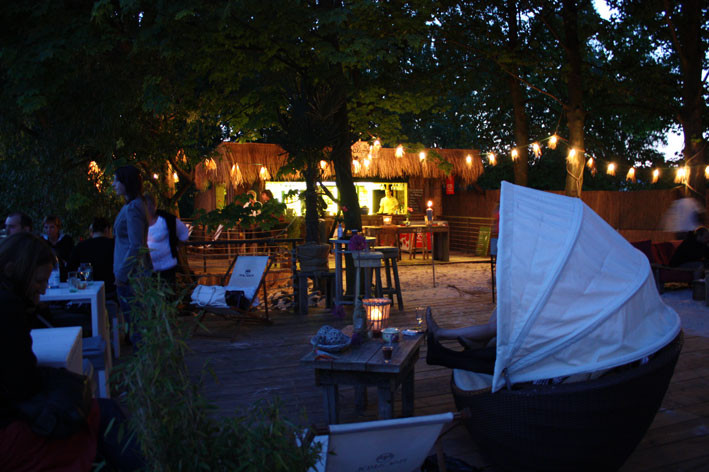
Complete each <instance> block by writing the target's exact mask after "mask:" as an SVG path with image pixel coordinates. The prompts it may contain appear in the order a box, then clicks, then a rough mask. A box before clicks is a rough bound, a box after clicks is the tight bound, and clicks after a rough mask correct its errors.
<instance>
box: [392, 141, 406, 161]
mask: <svg viewBox="0 0 709 472" xmlns="http://www.w3.org/2000/svg"><path fill="white" fill-rule="evenodd" d="M394 155H395V156H396V157H398V158H402V157H404V146H402V145H401V144H399V145H398V146H397V147H396V152H395V153H394Z"/></svg>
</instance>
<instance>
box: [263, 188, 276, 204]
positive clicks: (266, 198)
mask: <svg viewBox="0 0 709 472" xmlns="http://www.w3.org/2000/svg"><path fill="white" fill-rule="evenodd" d="M270 200H273V192H271V191H270V190H268V189H266V190H264V191H262V192H261V203H266V202H268V201H270Z"/></svg>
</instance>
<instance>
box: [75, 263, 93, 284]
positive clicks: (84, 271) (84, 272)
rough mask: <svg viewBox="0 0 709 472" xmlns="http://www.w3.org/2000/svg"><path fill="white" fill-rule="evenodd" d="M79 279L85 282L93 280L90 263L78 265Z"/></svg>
mask: <svg viewBox="0 0 709 472" xmlns="http://www.w3.org/2000/svg"><path fill="white" fill-rule="evenodd" d="M79 277H81V280H83V281H85V282H91V281H92V280H93V279H94V268H93V267H92V266H91V263H90V262H82V263H81V264H79Z"/></svg>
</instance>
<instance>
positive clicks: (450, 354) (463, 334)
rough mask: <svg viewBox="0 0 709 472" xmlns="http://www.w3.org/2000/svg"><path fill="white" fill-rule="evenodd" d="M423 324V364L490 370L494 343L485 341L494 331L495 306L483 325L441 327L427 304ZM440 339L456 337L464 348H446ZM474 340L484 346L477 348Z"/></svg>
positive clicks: (493, 360) (495, 330) (495, 326)
mask: <svg viewBox="0 0 709 472" xmlns="http://www.w3.org/2000/svg"><path fill="white" fill-rule="evenodd" d="M426 326H427V327H428V332H427V334H426V342H427V346H428V351H427V353H426V363H427V364H431V365H442V366H445V367H450V368H452V369H463V370H471V371H474V372H479V373H482V374H492V373H493V372H494V370H495V354H496V347H495V346H494V345H493V346H487V344H488V343H489V342H490V341H491V340H492V339H493V338H494V337H495V336H496V335H497V310H494V311H493V312H492V314H491V315H490V319H489V320H488V321H487V323H485V324H483V325H473V326H466V327H464V328H455V329H443V328H440V327H439V326H438V324H437V323H436V322H435V321H434V319H433V316H432V315H431V308H430V307H429V308H426ZM440 339H457V340H458V342H460V343H461V344H462V345H463V346H465V347H466V349H465V350H463V351H455V350H453V349H448V348H447V347H444V346H443V345H441V344H440V342H439V340H440ZM476 344H478V345H481V346H484V347H479V348H478V347H477V346H476Z"/></svg>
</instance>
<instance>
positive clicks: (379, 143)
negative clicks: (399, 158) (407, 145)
mask: <svg viewBox="0 0 709 472" xmlns="http://www.w3.org/2000/svg"><path fill="white" fill-rule="evenodd" d="M380 147H382V143H381V142H380V141H379V140H378V139H375V140H374V148H375V149H379V148H380Z"/></svg>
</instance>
